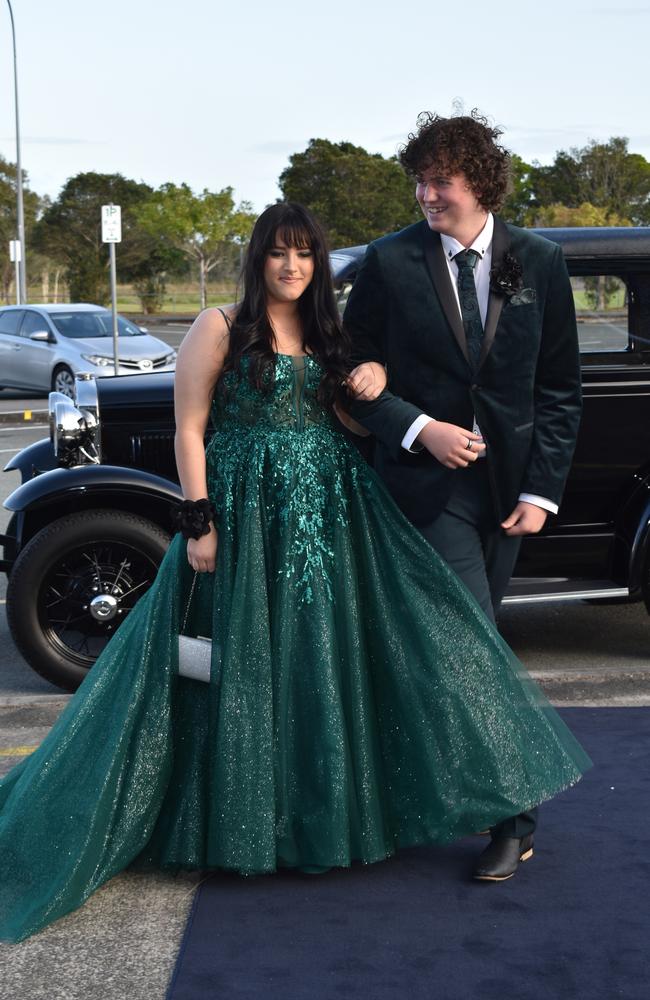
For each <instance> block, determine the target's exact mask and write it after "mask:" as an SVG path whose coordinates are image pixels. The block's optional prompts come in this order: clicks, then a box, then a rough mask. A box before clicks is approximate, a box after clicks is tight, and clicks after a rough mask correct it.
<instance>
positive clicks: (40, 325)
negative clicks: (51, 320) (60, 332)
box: [20, 309, 47, 337]
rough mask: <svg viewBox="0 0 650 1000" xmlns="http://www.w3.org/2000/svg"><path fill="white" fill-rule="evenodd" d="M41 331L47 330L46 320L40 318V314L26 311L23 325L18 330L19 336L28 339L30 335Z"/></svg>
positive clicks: (29, 310)
mask: <svg viewBox="0 0 650 1000" xmlns="http://www.w3.org/2000/svg"><path fill="white" fill-rule="evenodd" d="M42 330H47V320H46V319H45V317H43V316H41V314H40V313H37V312H34V311H33V310H32V309H27V311H26V312H25V318H24V319H23V325H22V326H21V328H20V336H21V337H29V335H30V334H32V333H40V332H41V331H42Z"/></svg>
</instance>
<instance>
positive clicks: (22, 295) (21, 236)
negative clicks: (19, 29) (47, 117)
mask: <svg viewBox="0 0 650 1000" xmlns="http://www.w3.org/2000/svg"><path fill="white" fill-rule="evenodd" d="M7 6H8V7H9V16H10V18H11V37H12V41H13V46H14V97H15V104H16V214H17V222H18V234H17V235H18V240H19V242H20V249H21V259H20V269H19V271H20V279H19V285H20V287H19V288H18V289H16V291H17V295H18V296H19V301H20V302H27V266H26V261H25V257H26V247H25V210H24V206H23V168H22V162H21V157H20V117H19V115H18V62H17V59H16V26H15V24H14V12H13V9H12V6H11V0H7Z"/></svg>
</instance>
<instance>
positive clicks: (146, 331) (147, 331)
mask: <svg viewBox="0 0 650 1000" xmlns="http://www.w3.org/2000/svg"><path fill="white" fill-rule="evenodd" d="M138 330H139V331H140V333H149V327H147V326H139V327H138Z"/></svg>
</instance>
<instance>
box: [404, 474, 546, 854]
mask: <svg viewBox="0 0 650 1000" xmlns="http://www.w3.org/2000/svg"><path fill="white" fill-rule="evenodd" d="M454 477H455V479H456V482H455V485H454V491H453V493H452V495H451V497H450V498H449V501H448V503H447V506H446V507H445V509H444V510H443V511H442V513H441V514H439V515H438V517H437V518H436V519H435V520H434V521H432V522H431V523H430V524H424V525H418V526H417V527H418V528H419V530H420V531H421V532H422V534H423V535H424V537H425V538H426V540H427V541H428V542H429V543H430V544H431V545H432V546H433V548H434V549H435V550H436V551H437V552H438V554H439V555H441V556H442V558H443V559H444V560H445V562H446V563H447V564H448V565H449V566H450V567H451V568H452V569H453V570H454V572H455V573H456V574H457V576H459V577H460V579H461V580H462V581H463V583H464V584H465V586H466V587H467V589H468V590H469V591H470V593H471V594H473V596H474V598H475V599H476V601H477V603H478V604H479V605H480V606H481V608H482V609H483V611H484V612H485V614H486V615H487V616H488V618H489V619H490V620H491V621H492V622H494V621H495V616H496V614H498V611H499V607H500V605H501V601H502V600H503V595H504V594H505V592H506V588H507V586H508V581H509V579H510V577H511V575H512V571H513V569H514V565H515V562H516V561H517V555H518V553H519V546H520V543H521V539H520V538H511V537H509V536H508V535H506V534H504V532H503V530H502V528H501V527H500V525H499V521H498V517H497V514H496V511H495V508H494V502H493V499H492V493H491V489H490V482H489V477H488V469H487V460H486V459H482V458H480V459H478V460H477V461H476V462H474V463H473V464H472V465H470V466H468V468H467V469H458V470H456V472H454ZM536 817H537V810H536V809H531V810H530V812H525V813H520V814H519V815H518V816H513V817H511V818H510V819H507V820H504V821H503V822H502V823H499V825H498V826H496V827H494V828H493V829H492V834H493V835H497V836H498V835H502V836H505V837H525V836H526V835H527V834H529V833H532V832H533V830H534V829H535V825H536Z"/></svg>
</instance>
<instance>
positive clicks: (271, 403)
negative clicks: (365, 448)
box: [213, 354, 333, 434]
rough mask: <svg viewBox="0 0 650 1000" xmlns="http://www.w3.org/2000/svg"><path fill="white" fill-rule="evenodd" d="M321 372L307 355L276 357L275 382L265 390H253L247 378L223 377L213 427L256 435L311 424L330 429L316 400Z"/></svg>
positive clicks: (330, 423)
mask: <svg viewBox="0 0 650 1000" xmlns="http://www.w3.org/2000/svg"><path fill="white" fill-rule="evenodd" d="M321 375H322V369H321V367H320V365H319V364H318V362H317V361H316V360H315V359H314V358H313V357H311V356H309V355H306V356H304V357H301V356H295V355H290V354H277V355H276V365H275V379H274V382H273V385H272V387H270V388H268V389H267V390H266V391H264V390H260V389H256V388H255V387H254V386H252V385H251V384H250V382H249V381H248V379H247V378H245V377H244V378H242V379H240V380H238V379H237V378H236V377H235V376H234V375H232V374H228V375H226V376H225V379H224V381H225V392H223V393H218V394H217V396H216V398H215V402H214V406H213V419H214V423H215V426H216V427H217V428H218V429H220V430H225V429H226V427H227V425H229V424H232V423H234V424H237V425H239V426H240V428H241V429H243V428H244V427H253V426H254V427H255V429H256V432H257V433H262V434H263V433H264V432H265V431H266V432H268V431H272V430H278V429H281V428H284V429H286V430H293V431H303V430H305V428H307V427H309V426H313V425H323V424H324V425H327V426H329V427H332V426H333V419H332V416H331V414H330V412H329V411H328V410H327V409H326V408H325V407H324V406H322V404H321V403H320V402H319V401H318V399H317V392H318V385H319V382H320V379H321Z"/></svg>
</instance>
